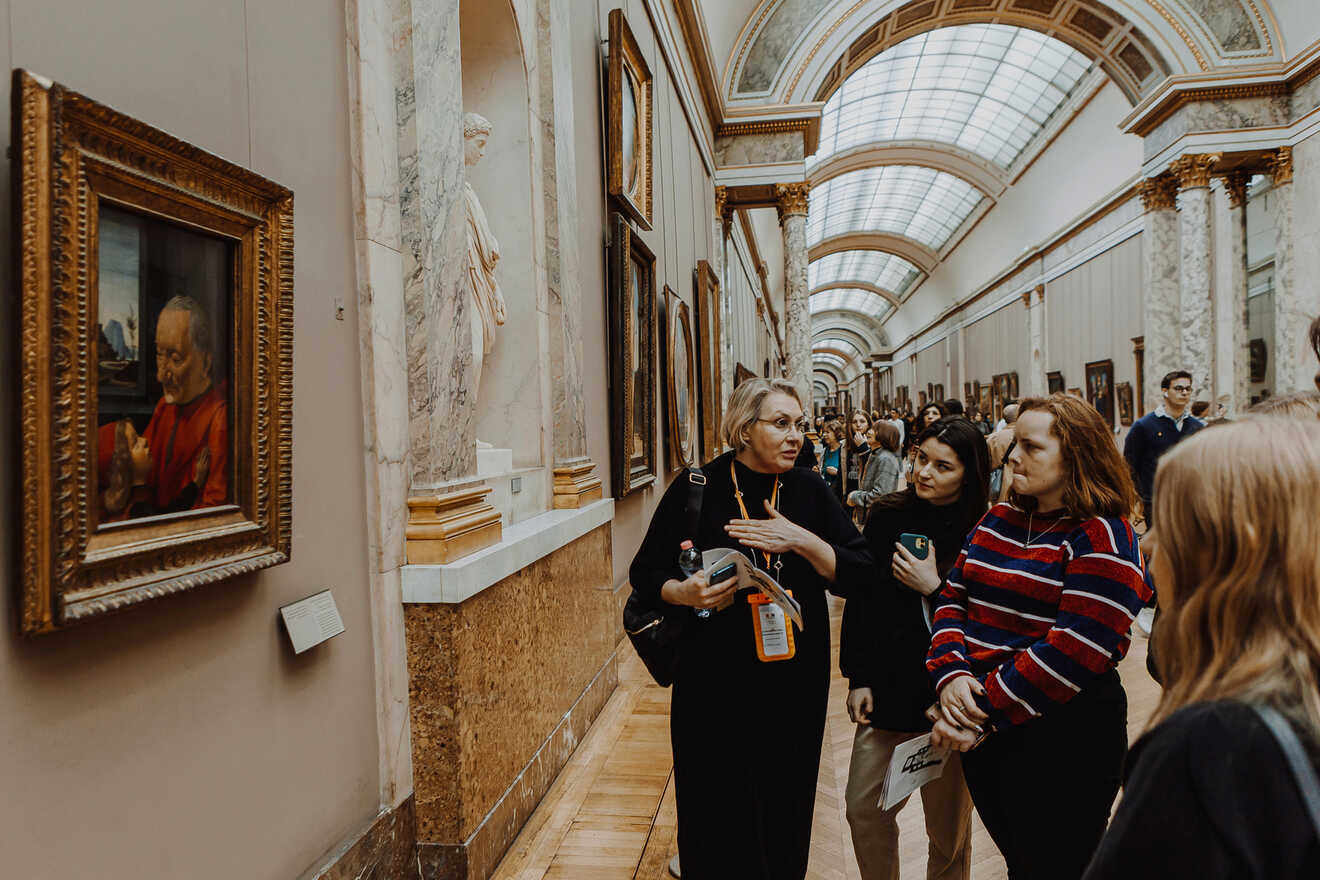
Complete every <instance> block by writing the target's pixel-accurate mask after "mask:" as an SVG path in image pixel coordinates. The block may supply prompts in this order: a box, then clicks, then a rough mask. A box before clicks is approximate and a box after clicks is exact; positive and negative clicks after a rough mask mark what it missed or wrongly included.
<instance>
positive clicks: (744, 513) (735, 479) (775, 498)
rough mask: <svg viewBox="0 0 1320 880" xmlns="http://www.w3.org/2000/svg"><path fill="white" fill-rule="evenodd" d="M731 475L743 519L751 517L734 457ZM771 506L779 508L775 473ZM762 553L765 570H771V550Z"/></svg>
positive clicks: (777, 476) (730, 468)
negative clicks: (745, 502)
mask: <svg viewBox="0 0 1320 880" xmlns="http://www.w3.org/2000/svg"><path fill="white" fill-rule="evenodd" d="M729 476H731V477H733V497H734V498H736V499H738V509H739V510H740V511H742V518H743V519H751V517H750V516H748V515H747V505H745V504H743V497H742V490H741V489H739V488H738V471H737V470H735V469H734V467H733V459H729ZM770 506H771V507H773V508H774V509H775V510H778V509H779V475H778V474H775V488H774V490H773V491H771V493H770ZM761 555H762V556H764V557H765V570H766V571H769V570H770V552H769V551H768V550H762V551H761Z"/></svg>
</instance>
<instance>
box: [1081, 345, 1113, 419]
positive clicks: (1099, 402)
mask: <svg viewBox="0 0 1320 880" xmlns="http://www.w3.org/2000/svg"><path fill="white" fill-rule="evenodd" d="M1086 400H1087V402H1088V403H1090V404H1091V405H1092V406H1094V407H1095V408H1096V410H1097V411H1098V412H1099V413H1100V416H1101V418H1103V419H1104V420H1105V424H1106V425H1108V426H1109V427H1110V428H1113V427H1114V362H1113V361H1112V360H1103V361H1091V362H1090V363H1088V364H1087V365H1086Z"/></svg>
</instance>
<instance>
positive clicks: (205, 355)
mask: <svg viewBox="0 0 1320 880" xmlns="http://www.w3.org/2000/svg"><path fill="white" fill-rule="evenodd" d="M213 340H214V335H213V334H212V332H211V319H210V316H209V315H207V313H206V310H205V309H204V308H203V307H202V305H201V304H200V303H198V302H197V301H196V300H194V299H193V298H191V297H188V296H176V297H174V298H172V299H171V300H170V301H169V302H167V303H166V304H165V308H164V309H163V310H162V311H161V313H160V317H159V319H158V320H157V322H156V378H157V380H158V381H159V382H160V384H161V387H162V389H163V392H164V394H163V396H162V397H161V399H160V401H159V402H158V403H157V404H156V409H155V411H154V412H153V413H152V415H151V422H150V423H149V424H148V425H147V430H146V431H145V432H144V433H143V437H145V438H146V441H147V445H148V447H149V448H150V450H151V470H150V472H149V473H148V475H147V479H146V488H147V490H148V495H149V496H150V497H149V500H150V502H151V503H152V506H153V507H154V508H155V510H156V512H159V513H167V512H174V511H180V510H195V509H198V508H202V507H215V506H217V505H220V504H226V503H228V502H229V501H230V500H231V499H230V495H229V402H228V399H227V385H228V383H227V382H224V381H222V382H220V383H219V384H217V383H216V381H215V377H214V376H213V375H212V372H213V368H214V360H215V359H214V350H213V346H214V344H215V343H214V341H213Z"/></svg>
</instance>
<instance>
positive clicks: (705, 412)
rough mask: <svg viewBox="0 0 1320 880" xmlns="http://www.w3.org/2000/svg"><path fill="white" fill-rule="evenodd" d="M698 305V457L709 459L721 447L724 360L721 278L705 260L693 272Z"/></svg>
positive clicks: (700, 261) (720, 449) (704, 459)
mask: <svg viewBox="0 0 1320 880" xmlns="http://www.w3.org/2000/svg"><path fill="white" fill-rule="evenodd" d="M694 287H695V294H696V304H697V351H698V357H697V362H698V364H699V368H700V373H701V375H700V380H701V444H702V445H701V450H702V451H701V457H702V460H703V461H710V460H711V459H712V458H714V457H715V456H717V455H719V454H720V453H721V452H722V451H723V450H724V444H723V443H721V442H720V421H721V420H722V419H723V418H724V400H723V397H724V395H723V392H722V389H721V387H720V386H721V384H722V382H723V376H724V359H723V356H722V355H723V353H722V352H721V351H720V278H719V276H718V275H717V274H715V268H714V267H713V266H711V264H710V263H709V262H707V261H706V260H698V261H697V268H696V271H695V283H694Z"/></svg>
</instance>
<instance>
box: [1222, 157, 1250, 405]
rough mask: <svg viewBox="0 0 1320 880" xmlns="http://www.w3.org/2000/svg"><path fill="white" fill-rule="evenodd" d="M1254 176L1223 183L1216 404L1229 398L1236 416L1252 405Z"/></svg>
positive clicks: (1244, 174)
mask: <svg viewBox="0 0 1320 880" xmlns="http://www.w3.org/2000/svg"><path fill="white" fill-rule="evenodd" d="M1250 181H1251V174H1250V173H1249V172H1246V171H1235V172H1233V173H1232V174H1229V175H1227V176H1226V177H1225V178H1224V179H1223V182H1224V191H1225V193H1226V194H1227V196H1228V224H1227V225H1228V229H1227V230H1226V231H1227V238H1228V248H1227V257H1228V266H1227V270H1228V271H1227V272H1225V273H1223V276H1225V277H1226V278H1227V282H1228V283H1227V284H1225V285H1223V286H1222V288H1219V287H1217V288H1216V290H1215V300H1216V302H1215V324H1216V327H1215V335H1216V338H1217V344H1216V352H1215V388H1216V395H1215V397H1216V400H1218V399H1221V398H1223V397H1224V396H1226V395H1227V396H1229V397H1231V399H1232V403H1231V405H1230V407H1229V408H1230V410H1231V412H1232V413H1233V414H1234V415H1237V414H1238V413H1241V412H1244V411H1245V410H1246V408H1247V406H1248V405H1249V404H1250V398H1249V394H1248V381H1249V379H1250V378H1251V370H1250V355H1249V354H1248V351H1247V184H1248V183H1249V182H1250Z"/></svg>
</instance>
